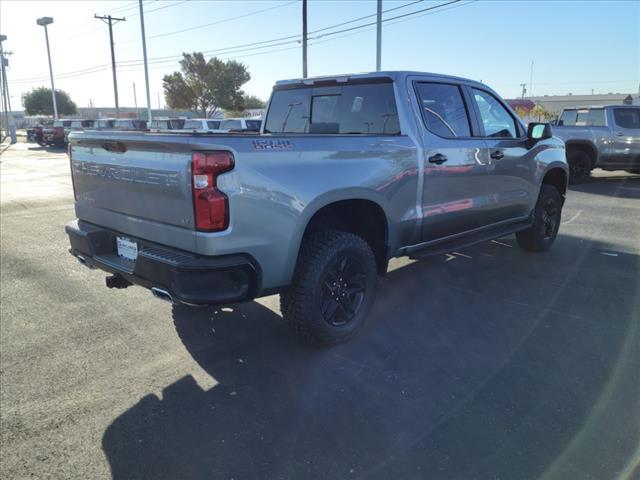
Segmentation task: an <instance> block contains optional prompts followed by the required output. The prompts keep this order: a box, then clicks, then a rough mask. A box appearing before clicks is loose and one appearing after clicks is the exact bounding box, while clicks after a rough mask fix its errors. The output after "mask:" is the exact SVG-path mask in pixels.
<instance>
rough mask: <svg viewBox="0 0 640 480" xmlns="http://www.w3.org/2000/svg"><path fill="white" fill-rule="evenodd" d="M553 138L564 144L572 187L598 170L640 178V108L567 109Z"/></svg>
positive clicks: (555, 129) (623, 106)
mask: <svg viewBox="0 0 640 480" xmlns="http://www.w3.org/2000/svg"><path fill="white" fill-rule="evenodd" d="M553 135H555V136H557V137H558V138H561V139H562V140H564V142H565V145H566V151H567V161H568V163H569V169H570V175H569V183H582V182H584V181H585V180H586V179H587V178H589V175H590V173H591V170H593V169H594V168H601V169H603V170H626V171H627V172H630V173H638V174H640V106H631V105H610V106H605V107H590V108H567V109H565V110H563V111H562V113H561V114H560V117H559V118H558V122H557V125H556V126H554V127H553Z"/></svg>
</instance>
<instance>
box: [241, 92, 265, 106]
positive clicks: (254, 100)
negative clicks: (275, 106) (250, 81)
mask: <svg viewBox="0 0 640 480" xmlns="http://www.w3.org/2000/svg"><path fill="white" fill-rule="evenodd" d="M265 105H266V102H265V101H264V100H262V99H261V98H259V97H256V96H255V95H246V96H245V97H244V108H264V107H265Z"/></svg>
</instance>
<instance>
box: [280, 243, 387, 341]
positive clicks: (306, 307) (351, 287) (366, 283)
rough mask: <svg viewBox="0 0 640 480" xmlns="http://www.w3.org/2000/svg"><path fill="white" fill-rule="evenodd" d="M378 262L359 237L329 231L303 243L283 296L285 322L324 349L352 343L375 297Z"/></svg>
mask: <svg viewBox="0 0 640 480" xmlns="http://www.w3.org/2000/svg"><path fill="white" fill-rule="evenodd" d="M376 280H377V271H376V262H375V258H374V255H373V251H372V250H371V247H370V246H369V245H368V244H367V242H365V241H364V240H363V239H362V238H360V237H358V236H357V235H354V234H351V233H346V232H338V231H325V232H319V233H315V234H312V235H310V236H309V237H308V238H306V239H305V240H304V241H303V244H302V248H301V250H300V256H299V258H298V264H297V266H296V271H295V274H294V278H293V282H292V284H291V286H290V287H289V288H288V289H287V290H286V291H285V292H283V293H281V295H280V309H281V311H282V315H283V317H284V318H285V320H286V321H287V322H288V323H289V325H290V326H291V327H292V328H293V329H294V330H295V331H296V332H297V333H299V334H300V335H302V336H304V337H306V338H307V339H309V340H311V341H313V342H315V343H319V344H322V345H334V344H337V343H342V342H344V341H346V340H348V339H349V338H351V337H352V336H353V335H354V334H355V333H356V332H357V331H358V330H359V328H360V327H361V326H362V324H363V323H364V320H365V318H366V316H367V313H368V312H369V309H370V307H371V305H372V304H373V299H374V295H375V286H376Z"/></svg>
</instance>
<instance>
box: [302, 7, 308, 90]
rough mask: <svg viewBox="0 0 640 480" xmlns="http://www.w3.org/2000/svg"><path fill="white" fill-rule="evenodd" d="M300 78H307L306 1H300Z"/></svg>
mask: <svg viewBox="0 0 640 480" xmlns="http://www.w3.org/2000/svg"><path fill="white" fill-rule="evenodd" d="M302 78H307V0H302Z"/></svg>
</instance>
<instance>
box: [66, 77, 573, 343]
mask: <svg viewBox="0 0 640 480" xmlns="http://www.w3.org/2000/svg"><path fill="white" fill-rule="evenodd" d="M70 139H71V148H70V150H69V151H70V155H71V168H72V175H73V184H74V194H75V211H76V216H77V219H76V220H74V221H73V222H71V223H70V224H69V225H67V227H66V231H67V234H68V235H69V238H70V242H71V250H70V251H71V253H72V254H73V255H75V256H76V257H77V258H78V259H79V260H80V262H81V263H82V264H84V265H87V266H90V267H97V268H100V269H102V270H105V271H107V272H109V273H110V274H111V275H110V276H109V277H108V278H107V285H108V286H109V287H114V288H125V287H128V286H129V285H131V284H138V285H142V286H144V287H147V288H149V289H151V290H152V292H153V293H154V295H155V296H157V297H159V298H162V299H165V300H170V301H172V302H174V303H184V304H190V305H223V304H232V303H237V302H243V301H248V300H251V299H253V298H256V297H259V296H263V295H268V294H272V293H280V297H281V311H282V314H283V316H284V318H285V319H286V320H287V321H288V322H289V323H290V324H291V326H292V327H293V328H294V329H295V330H296V331H297V332H299V333H300V334H302V335H303V336H305V337H308V338H311V339H313V340H315V341H317V342H320V343H322V344H334V343H337V342H341V341H345V340H347V339H348V338H350V337H351V336H352V335H353V334H354V333H355V332H356V331H357V330H358V329H359V328H360V327H361V325H362V323H363V321H364V319H365V317H366V315H367V312H368V311H369V309H370V307H371V305H372V303H373V300H374V294H375V289H376V286H377V282H376V278H377V276H378V275H384V274H385V272H386V270H387V264H388V261H389V259H390V258H392V257H397V256H403V255H408V256H411V257H413V258H421V257H424V256H426V255H430V254H437V253H443V252H449V251H453V250H456V249H459V248H463V247H465V246H468V245H471V244H474V243H477V242H481V241H486V240H490V239H493V238H497V237H501V236H504V235H508V234H512V233H515V234H516V238H517V241H518V243H519V245H520V246H521V247H522V248H523V249H524V250H526V251H534V252H538V251H544V250H547V249H549V248H550V247H551V245H552V243H553V241H554V240H555V238H556V235H557V233H558V228H559V226H560V218H561V210H562V206H563V203H564V197H565V193H566V189H567V179H568V167H567V164H566V161H565V151H564V144H563V142H562V141H560V140H559V139H556V138H553V137H552V135H551V128H550V126H549V125H546V124H530V125H529V127H528V129H527V128H525V127H524V125H523V124H522V123H521V121H520V120H519V119H518V117H517V115H516V114H515V113H514V112H513V111H512V110H511V109H510V108H509V107H508V106H507V105H506V103H505V102H504V101H503V100H502V99H501V98H500V97H499V96H498V95H497V94H496V93H495V92H494V91H493V90H491V89H490V88H489V87H487V86H486V85H484V84H482V83H478V82H475V81H472V80H467V79H464V78H458V77H451V76H444V75H436V74H428V73H421V72H376V73H369V74H358V75H342V76H334V77H321V78H312V79H304V80H302V79H297V80H288V81H282V82H278V83H277V84H276V85H275V87H274V89H273V93H272V95H271V99H270V101H269V104H268V107H267V113H266V116H265V119H264V122H263V125H262V130H261V132H260V133H256V134H235V135H234V134H229V135H225V134H207V133H202V134H198V133H196V134H194V133H171V134H149V133H142V132H78V133H76V132H74V133H72V134H71V136H70ZM535 258H536V257H535V256H531V261H532V262H534V261H535Z"/></svg>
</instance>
